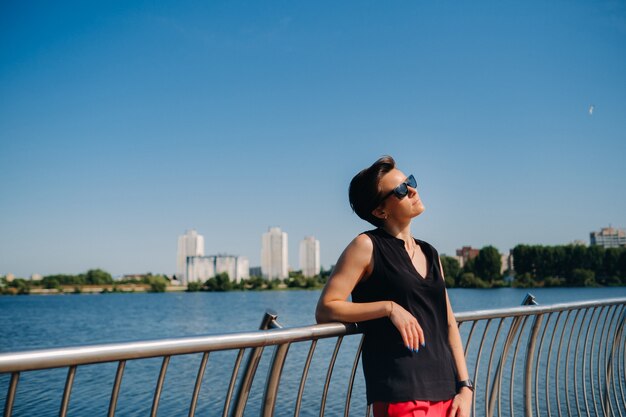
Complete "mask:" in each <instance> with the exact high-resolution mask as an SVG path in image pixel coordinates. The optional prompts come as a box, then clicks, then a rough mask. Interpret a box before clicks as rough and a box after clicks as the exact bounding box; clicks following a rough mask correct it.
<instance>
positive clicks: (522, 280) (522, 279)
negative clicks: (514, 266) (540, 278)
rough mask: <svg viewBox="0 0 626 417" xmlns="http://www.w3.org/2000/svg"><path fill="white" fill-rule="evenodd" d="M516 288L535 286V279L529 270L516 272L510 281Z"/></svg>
mask: <svg viewBox="0 0 626 417" xmlns="http://www.w3.org/2000/svg"><path fill="white" fill-rule="evenodd" d="M512 286H513V287H516V288H532V287H535V286H536V285H535V280H534V279H533V276H532V274H531V273H530V272H524V273H523V274H516V275H515V279H514V280H513V283H512Z"/></svg>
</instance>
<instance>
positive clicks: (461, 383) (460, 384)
mask: <svg viewBox="0 0 626 417" xmlns="http://www.w3.org/2000/svg"><path fill="white" fill-rule="evenodd" d="M463 387H467V388H469V389H470V390H472V392H474V381H472V380H471V379H466V380H465V381H458V382H457V383H456V391H457V392H459V391H460V390H461V388H463Z"/></svg>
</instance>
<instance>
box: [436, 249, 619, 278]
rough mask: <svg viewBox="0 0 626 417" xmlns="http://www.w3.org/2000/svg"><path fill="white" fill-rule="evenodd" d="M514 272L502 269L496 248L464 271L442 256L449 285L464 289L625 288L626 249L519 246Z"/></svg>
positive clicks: (481, 250) (484, 250) (477, 259)
mask: <svg viewBox="0 0 626 417" xmlns="http://www.w3.org/2000/svg"><path fill="white" fill-rule="evenodd" d="M512 255H513V263H514V270H505V271H504V272H503V273H501V270H502V260H501V257H500V254H499V252H498V250H497V249H496V248H494V247H493V246H485V247H483V248H482V249H480V251H479V253H478V256H477V257H475V258H473V259H470V260H469V261H468V262H466V264H465V265H464V266H463V267H462V268H461V266H460V264H459V261H458V260H457V259H456V258H453V257H450V256H442V257H441V264H442V266H443V270H444V275H445V278H446V285H447V286H448V287H461V288H498V287H504V286H512V287H519V288H530V287H559V286H568V287H582V286H586V287H596V286H620V285H626V247H620V248H604V247H602V246H583V245H558V246H543V245H517V246H515V248H513V250H512Z"/></svg>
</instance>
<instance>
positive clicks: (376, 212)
mask: <svg viewBox="0 0 626 417" xmlns="http://www.w3.org/2000/svg"><path fill="white" fill-rule="evenodd" d="M372 214H373V215H374V216H375V217H378V218H379V219H381V220H387V213H386V212H385V209H384V208H383V207H382V206H378V207H376V208H375V209H374V210H372Z"/></svg>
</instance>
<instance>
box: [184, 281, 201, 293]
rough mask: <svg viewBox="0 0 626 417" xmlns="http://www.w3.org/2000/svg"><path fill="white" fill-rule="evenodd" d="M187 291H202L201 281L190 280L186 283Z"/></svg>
mask: <svg viewBox="0 0 626 417" xmlns="http://www.w3.org/2000/svg"><path fill="white" fill-rule="evenodd" d="M187 291H188V292H195V291H202V283H201V282H190V283H188V284H187Z"/></svg>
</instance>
